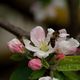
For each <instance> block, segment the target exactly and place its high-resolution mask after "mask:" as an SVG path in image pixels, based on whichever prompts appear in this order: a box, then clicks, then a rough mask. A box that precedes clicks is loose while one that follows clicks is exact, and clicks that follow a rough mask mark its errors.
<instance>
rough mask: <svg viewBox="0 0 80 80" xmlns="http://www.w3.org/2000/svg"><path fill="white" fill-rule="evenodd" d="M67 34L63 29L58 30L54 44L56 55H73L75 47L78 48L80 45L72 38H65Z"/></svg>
mask: <svg viewBox="0 0 80 80" xmlns="http://www.w3.org/2000/svg"><path fill="white" fill-rule="evenodd" d="M67 36H69V34H67V32H66V30H65V29H62V30H60V34H59V38H58V39H57V41H56V43H55V51H56V52H57V53H63V54H65V55H67V54H73V53H74V52H76V50H77V47H79V45H80V43H79V42H78V41H77V40H76V39H74V38H67Z"/></svg>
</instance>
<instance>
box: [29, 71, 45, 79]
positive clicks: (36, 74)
mask: <svg viewBox="0 0 80 80" xmlns="http://www.w3.org/2000/svg"><path fill="white" fill-rule="evenodd" d="M44 73H45V69H41V70H38V71H34V72H32V74H31V76H30V77H31V80H37V79H38V78H40V77H42V76H43V75H44Z"/></svg>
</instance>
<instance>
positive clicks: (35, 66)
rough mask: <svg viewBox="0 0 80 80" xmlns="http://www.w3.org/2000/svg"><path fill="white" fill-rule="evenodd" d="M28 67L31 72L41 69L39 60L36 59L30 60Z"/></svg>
mask: <svg viewBox="0 0 80 80" xmlns="http://www.w3.org/2000/svg"><path fill="white" fill-rule="evenodd" d="M28 67H29V68H31V69H32V70H40V69H41V68H42V63H41V60H40V59H38V58H35V59H31V60H30V61H29V63H28Z"/></svg>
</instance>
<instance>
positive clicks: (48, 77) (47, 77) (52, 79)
mask: <svg viewBox="0 0 80 80" xmlns="http://www.w3.org/2000/svg"><path fill="white" fill-rule="evenodd" d="M39 80H58V79H56V78H51V77H50V76H46V77H41V78H39Z"/></svg>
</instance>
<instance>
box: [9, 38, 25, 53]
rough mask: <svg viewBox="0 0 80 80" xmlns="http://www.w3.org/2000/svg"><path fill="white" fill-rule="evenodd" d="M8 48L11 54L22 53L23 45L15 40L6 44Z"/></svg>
mask: <svg viewBox="0 0 80 80" xmlns="http://www.w3.org/2000/svg"><path fill="white" fill-rule="evenodd" d="M8 47H9V49H10V50H11V51H12V52H18V53H24V45H23V44H22V43H21V42H20V41H19V40H18V39H16V38H14V39H12V40H11V41H9V42H8Z"/></svg>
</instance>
